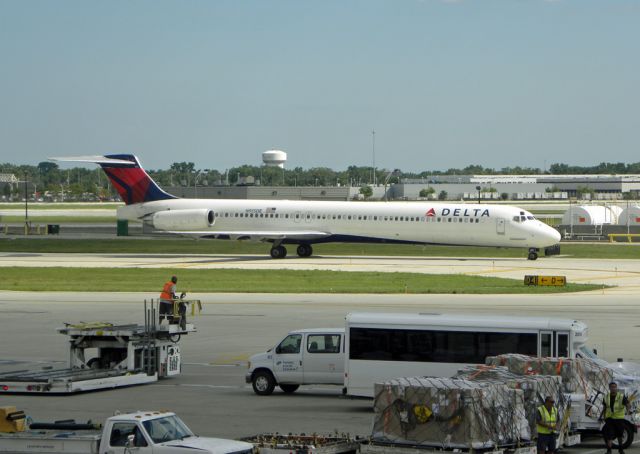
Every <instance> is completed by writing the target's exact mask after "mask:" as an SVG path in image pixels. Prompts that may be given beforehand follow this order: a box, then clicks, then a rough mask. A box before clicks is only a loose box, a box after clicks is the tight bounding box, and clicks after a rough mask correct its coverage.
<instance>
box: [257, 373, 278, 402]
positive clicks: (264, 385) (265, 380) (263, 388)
mask: <svg viewBox="0 0 640 454" xmlns="http://www.w3.org/2000/svg"><path fill="white" fill-rule="evenodd" d="M251 385H252V386H253V392H254V393H256V394H257V395H258V396H268V395H269V394H271V393H272V392H273V390H274V389H275V387H276V381H275V379H274V378H273V375H271V372H268V371H264V370H261V371H258V372H256V373H255V374H253V379H252V380H251Z"/></svg>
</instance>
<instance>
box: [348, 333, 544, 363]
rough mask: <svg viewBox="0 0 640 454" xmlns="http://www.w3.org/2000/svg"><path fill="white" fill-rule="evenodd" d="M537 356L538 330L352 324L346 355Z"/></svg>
mask: <svg viewBox="0 0 640 454" xmlns="http://www.w3.org/2000/svg"><path fill="white" fill-rule="evenodd" d="M504 353H521V354H523V355H532V356H537V354H538V334H537V333H500V332H489V333H487V332H473V331H427V330H405V329H376V328H351V330H350V338H349V359H361V360H373V361H420V362H434V363H474V364H479V363H484V360H485V358H486V357H487V356H495V355H501V354H504Z"/></svg>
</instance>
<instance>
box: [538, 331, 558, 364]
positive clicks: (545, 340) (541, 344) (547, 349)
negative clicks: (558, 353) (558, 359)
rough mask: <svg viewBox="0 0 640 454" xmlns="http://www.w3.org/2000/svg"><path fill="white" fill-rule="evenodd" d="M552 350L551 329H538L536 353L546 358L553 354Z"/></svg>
mask: <svg viewBox="0 0 640 454" xmlns="http://www.w3.org/2000/svg"><path fill="white" fill-rule="evenodd" d="M554 353H555V351H554V350H553V331H540V337H538V355H539V356H541V357H543V358H546V357H550V356H554Z"/></svg>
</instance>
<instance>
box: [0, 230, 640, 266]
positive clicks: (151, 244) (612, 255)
mask: <svg viewBox="0 0 640 454" xmlns="http://www.w3.org/2000/svg"><path fill="white" fill-rule="evenodd" d="M61 228H62V229H63V230H64V226H62V227H61ZM269 248H270V245H269V244H264V243H250V242H241V241H224V240H200V241H195V240H190V239H176V238H166V239H165V238H157V237H154V238H136V237H121V238H113V239H63V238H59V237H56V236H55V235H51V236H47V237H33V238H15V239H14V238H11V237H5V238H3V237H2V236H1V235H0V252H36V253H45V252H67V253H74V252H86V253H133V254H146V253H167V254H256V255H267V254H268V253H269ZM288 250H289V253H290V254H295V246H293V245H291V246H289V247H288ZM313 250H314V255H349V256H360V255H381V256H409V257H434V256H438V257H497V258H505V257H506V258H509V257H517V258H525V257H526V256H527V251H526V250H525V249H505V248H482V247H468V246H459V247H456V246H420V245H396V244H350V243H328V244H317V245H314V246H313ZM561 252H562V255H563V256H569V257H572V258H595V259H638V258H640V245H638V244H635V245H634V244H628V243H613V244H611V243H601V244H575V243H568V244H561ZM554 260H558V258H554Z"/></svg>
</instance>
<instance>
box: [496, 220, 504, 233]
mask: <svg viewBox="0 0 640 454" xmlns="http://www.w3.org/2000/svg"><path fill="white" fill-rule="evenodd" d="M504 225H505V220H504V218H497V219H496V233H497V234H498V235H504Z"/></svg>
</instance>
